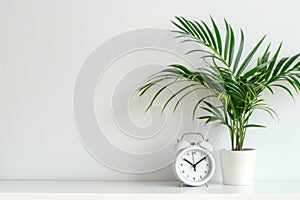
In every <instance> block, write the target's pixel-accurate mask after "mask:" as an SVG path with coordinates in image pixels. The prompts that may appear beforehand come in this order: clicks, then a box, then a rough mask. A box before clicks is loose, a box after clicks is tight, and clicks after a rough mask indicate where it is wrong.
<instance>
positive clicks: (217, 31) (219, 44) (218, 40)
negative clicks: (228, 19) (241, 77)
mask: <svg viewBox="0 0 300 200" xmlns="http://www.w3.org/2000/svg"><path fill="white" fill-rule="evenodd" d="M210 20H211V23H212V25H213V27H214V31H215V36H216V39H217V44H218V50H219V53H220V54H221V55H222V39H221V35H220V31H219V29H218V26H217V25H216V23H215V21H214V19H213V18H212V16H210Z"/></svg>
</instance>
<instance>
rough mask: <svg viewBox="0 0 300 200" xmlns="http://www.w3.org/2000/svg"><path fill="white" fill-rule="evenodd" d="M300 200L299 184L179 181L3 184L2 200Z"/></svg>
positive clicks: (1, 188)
mask: <svg viewBox="0 0 300 200" xmlns="http://www.w3.org/2000/svg"><path fill="white" fill-rule="evenodd" d="M41 198H43V199H64V200H68V199H85V200H89V199H91V200H92V199H162V198H164V199H172V200H176V199H189V200H192V199H201V200H205V199H218V200H220V199H300V181H272V182H270V181H259V182H255V184H254V185H253V186H225V185H222V184H220V183H210V185H209V187H205V186H203V187H178V182H177V181H0V200H2V199H41Z"/></svg>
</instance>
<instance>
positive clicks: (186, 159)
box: [183, 158, 194, 166]
mask: <svg viewBox="0 0 300 200" xmlns="http://www.w3.org/2000/svg"><path fill="white" fill-rule="evenodd" d="M183 160H184V161H185V162H187V163H189V164H190V165H192V166H194V164H193V163H191V162H190V161H188V160H187V159H186V158H185V159H183Z"/></svg>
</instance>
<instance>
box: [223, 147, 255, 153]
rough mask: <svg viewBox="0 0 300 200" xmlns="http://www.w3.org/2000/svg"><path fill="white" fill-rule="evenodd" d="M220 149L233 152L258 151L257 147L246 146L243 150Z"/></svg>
mask: <svg viewBox="0 0 300 200" xmlns="http://www.w3.org/2000/svg"><path fill="white" fill-rule="evenodd" d="M220 151H227V152H233V153H241V152H253V151H256V149H254V148H244V149H242V150H231V149H220Z"/></svg>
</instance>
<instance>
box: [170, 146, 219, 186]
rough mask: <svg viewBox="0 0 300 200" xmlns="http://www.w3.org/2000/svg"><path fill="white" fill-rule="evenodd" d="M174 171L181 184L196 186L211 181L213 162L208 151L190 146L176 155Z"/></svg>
mask: <svg viewBox="0 0 300 200" xmlns="http://www.w3.org/2000/svg"><path fill="white" fill-rule="evenodd" d="M175 170H176V174H177V176H178V178H179V179H180V180H181V181H182V182H184V183H185V184H187V185H191V186H198V185H203V184H205V183H206V182H208V181H209V180H210V179H211V177H212V175H213V173H214V170H215V162H214V159H213V157H212V155H211V154H210V153H209V152H208V151H206V150H205V149H203V148H201V147H198V146H192V147H189V148H187V149H184V150H182V151H181V152H180V153H179V154H178V156H177V160H176V162H175Z"/></svg>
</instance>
